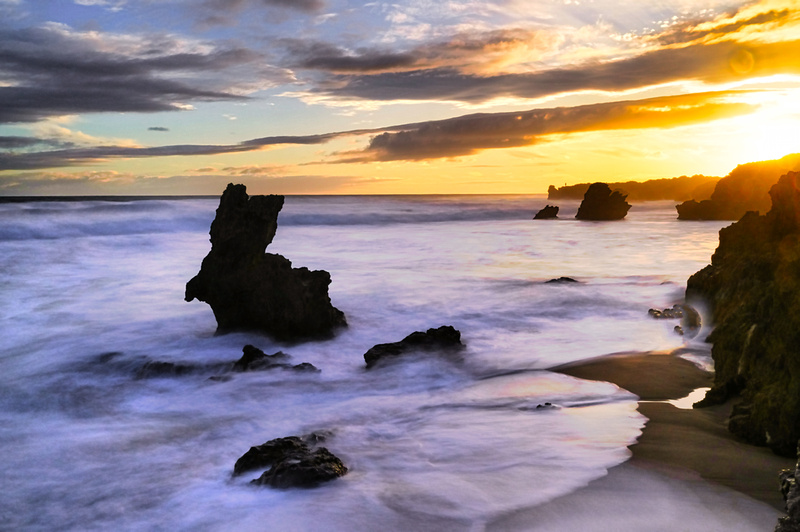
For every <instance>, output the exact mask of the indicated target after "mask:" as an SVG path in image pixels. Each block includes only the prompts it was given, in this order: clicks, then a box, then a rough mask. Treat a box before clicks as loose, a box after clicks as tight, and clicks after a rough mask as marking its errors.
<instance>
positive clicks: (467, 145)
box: [0, 92, 755, 170]
mask: <svg viewBox="0 0 800 532" xmlns="http://www.w3.org/2000/svg"><path fill="white" fill-rule="evenodd" d="M737 94H740V93H719V92H715V93H702V94H692V95H685V96H672V97H662V98H653V99H648V100H634V101H625V102H613V103H604V104H593V105H584V106H580V107H563V108H553V109H534V110H530V111H523V112H515V113H487V114H473V115H466V116H461V117H457V118H451V119H448V120H438V121H431V122H421V123H416V124H404V125H398V126H391V127H386V128H378V129H359V130H351V131H342V132H336V133H327V134H322V135H307V136H273V137H263V138H258V139H252V140H248V141H244V142H241V143H239V144H230V145H219V146H209V145H176V146H160V147H152V148H131V147H121V146H98V147H91V148H75V149H64V150H51V151H40V152H31V153H8V152H6V153H5V154H0V170H34V169H42V168H55V167H64V166H76V165H86V164H91V163H93V162H98V161H102V160H107V159H114V158H143V157H165V156H178V155H214V154H221V153H237V152H245V151H253V150H258V149H260V148H262V147H266V146H275V145H281V144H295V145H315V144H324V143H326V142H329V141H331V140H333V139H336V138H339V137H343V136H357V135H366V134H374V135H375V136H374V137H372V139H371V140H370V141H369V144H368V146H367V147H366V148H365V149H364V150H361V151H356V152H348V153H340V154H338V156H337V158H336V159H335V161H334V162H350V163H352V162H371V161H393V160H422V159H435V158H442V157H456V156H459V155H468V154H471V153H475V152H476V151H479V150H486V149H492V148H511V147H519V146H528V145H531V144H534V143H536V142H537V141H538V140H539V139H540V137H542V136H544V135H550V134H554V133H576V132H583V131H595V130H603V129H607V130H611V129H631V128H652V127H675V126H680V125H686V124H693V123H698V122H705V121H708V120H714V119H719V118H725V117H730V116H735V115H739V114H744V113H748V112H750V111H752V110H754V108H755V107H754V106H752V105H748V104H743V103H737V102H736V101H735V98H736V95H737Z"/></svg>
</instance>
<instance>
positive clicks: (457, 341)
mask: <svg viewBox="0 0 800 532" xmlns="http://www.w3.org/2000/svg"><path fill="white" fill-rule="evenodd" d="M463 348H464V344H463V343H461V333H460V332H459V331H458V330H457V329H455V328H454V327H452V326H450V325H443V326H442V327H439V328H438V329H428V330H427V331H426V332H420V331H417V332H413V333H411V334H409V335H408V336H406V337H405V338H403V339H402V340H400V341H399V342H393V343H390V344H378V345H375V346H373V347H371V348H370V350H369V351H367V352H366V353H364V361H365V362H366V363H367V369H369V368H372V367H373V366H375V364H377V363H378V362H379V361H385V360H387V359H393V358H396V357H399V356H401V355H404V354H406V353H412V352H420V351H424V352H430V351H444V352H447V353H452V352H454V351H459V350H461V349H463Z"/></svg>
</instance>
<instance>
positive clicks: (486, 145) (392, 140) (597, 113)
mask: <svg viewBox="0 0 800 532" xmlns="http://www.w3.org/2000/svg"><path fill="white" fill-rule="evenodd" d="M731 96H732V95H731V94H730V93H704V94H690V95H683V96H669V97H660V98H652V99H647V100H633V101H622V102H611V103H602V104H592V105H583V106H579V107H562V108H553V109H534V110H531V111H525V112H513V113H492V114H488V113H485V114H474V115H467V116H461V117H457V118H451V119H448V120H438V121H432V122H425V123H421V124H409V125H406V126H397V127H396V128H391V129H394V130H395V131H385V132H383V133H381V134H379V135H376V136H375V137H373V138H372V139H371V140H370V142H369V145H368V146H367V148H365V149H364V150H361V151H357V152H348V153H342V154H340V160H339V162H346V163H354V162H373V161H397V160H407V161H408V160H412V161H417V160H423V159H434V158H444V157H457V156H462V155H470V154H473V153H476V152H477V151H480V150H486V149H496V148H514V147H520V146H529V145H531V144H535V143H536V142H539V141H541V140H542V138H543V137H546V136H547V135H552V134H564V133H579V132H585V131H598V130H613V129H637V128H667V127H676V126H682V125H688V124H694V123H701V122H707V121H710V120H715V119H720V118H727V117H732V116H737V115H741V114H745V113H749V112H752V111H754V110H755V109H756V106H755V105H752V104H747V103H740V102H736V101H731ZM387 129H389V128H387Z"/></svg>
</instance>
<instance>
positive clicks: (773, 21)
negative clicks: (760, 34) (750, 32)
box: [657, 9, 794, 44]
mask: <svg viewBox="0 0 800 532" xmlns="http://www.w3.org/2000/svg"><path fill="white" fill-rule="evenodd" d="M793 17H794V14H793V13H792V12H791V11H790V10H788V9H782V10H770V11H766V12H762V13H757V14H755V15H753V16H751V17H749V18H745V19H741V20H735V21H730V22H728V21H725V22H722V23H719V24H715V25H709V24H700V25H695V24H691V23H687V24H683V25H680V26H678V27H676V28H670V29H669V30H668V31H666V32H665V33H663V34H661V35H659V36H658V37H657V39H658V40H659V41H660V42H662V43H664V44H677V43H688V42H692V41H697V40H701V39H707V38H709V37H719V36H727V35H730V34H732V33H736V32H739V31H741V30H742V29H745V28H748V27H751V26H761V25H766V24H770V25H781V24H783V23H785V22H788V21H790V20H791V19H792V18H793Z"/></svg>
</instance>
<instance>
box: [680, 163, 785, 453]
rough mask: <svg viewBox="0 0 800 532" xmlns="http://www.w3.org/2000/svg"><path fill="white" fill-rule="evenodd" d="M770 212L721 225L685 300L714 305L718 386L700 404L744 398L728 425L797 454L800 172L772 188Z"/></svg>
mask: <svg viewBox="0 0 800 532" xmlns="http://www.w3.org/2000/svg"><path fill="white" fill-rule="evenodd" d="M769 195H770V197H771V200H772V208H771V209H770V210H769V212H767V213H766V214H762V215H760V214H758V213H755V212H748V213H747V214H745V215H744V216H743V217H742V218H741V220H739V221H738V222H736V223H734V224H732V225H730V226H728V227H726V228H723V229H722V230H720V234H719V247H717V250H716V251H715V253H714V255H713V256H712V258H711V264H710V265H708V266H706V267H705V268H703V269H702V270H700V271H699V272H697V273H695V274H694V275H692V276H691V277H690V278H689V280H688V283H687V288H686V300H687V301H688V302H690V303H691V302H693V301H700V302H703V303H705V304H707V305H709V306H710V309H711V312H712V319H713V323H714V331H713V332H712V333H711V335H710V336H709V337H708V341H710V342H713V348H712V356H713V359H714V366H715V375H714V386H713V388H712V389H711V391H710V392H709V393H708V394H707V395H706V398H705V399H704V400H703V401H701V402H700V403H698V406H708V405H714V404H720V403H723V402H725V401H727V400H728V399H730V398H733V397H737V396H738V397H740V398H741V401H740V403H739V404H737V405H736V406H735V407H734V408H733V411H732V413H731V416H730V420H729V423H728V428H729V430H730V431H731V432H733V433H734V434H736V435H738V436H740V437H741V438H743V439H744V440H745V441H748V442H750V443H753V444H757V445H768V446H769V447H770V448H771V449H772V450H773V451H774V452H775V453H777V454H780V455H783V456H794V454H795V451H796V448H797V442H798V439H800V297H798V294H800V173H798V172H789V173H787V174H785V175H783V176H782V177H781V178H780V179H779V180H778V182H777V183H776V184H775V185H774V186H772V188H771V189H770V191H769Z"/></svg>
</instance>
